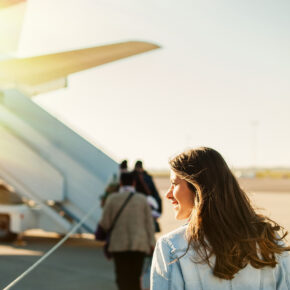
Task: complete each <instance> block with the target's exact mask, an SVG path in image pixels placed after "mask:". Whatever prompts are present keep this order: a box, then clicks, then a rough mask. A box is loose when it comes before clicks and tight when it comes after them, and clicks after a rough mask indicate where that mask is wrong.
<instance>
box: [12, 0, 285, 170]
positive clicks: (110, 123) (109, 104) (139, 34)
mask: <svg viewBox="0 0 290 290" xmlns="http://www.w3.org/2000/svg"><path fill="white" fill-rule="evenodd" d="M289 11H290V2H289V1H288V0H279V1H273V0H260V1H258V0H243V1H237V0H215V1H206V0H191V1H189V0H183V1H177V0H166V1H165V0H159V1H156V0H146V1H144V0H142V1H141V0H122V1H120V0H115V1H112V0H106V1H105V0H104V1H98V0H61V1H60V0H50V1H44V0H42V1H39V0H29V1H28V5H27V10H26V15H25V19H24V30H23V33H22V37H21V43H20V49H19V52H18V56H20V57H25V56H33V55H41V54H47V53H54V52H59V51H66V50H73V49H79V48H85V47H92V46H97V45H104V44H109V43H115V42H122V41H128V40H143V41H149V42H152V43H155V44H158V45H160V46H161V48H160V49H158V50H154V51H151V52H148V53H145V54H140V55H137V56H134V57H130V58H127V59H123V60H120V61H117V62H113V63H110V64H106V65H104V66H99V67H96V68H93V69H89V70H86V71H83V72H80V73H76V74H73V75H70V76H69V77H68V88H65V89H60V90H57V91H54V92H50V93H46V94H42V95H39V96H37V97H36V98H35V101H36V102H37V103H38V104H40V105H41V106H42V107H44V108H45V109H46V110H47V111H49V112H50V113H52V114H53V115H54V116H56V117H57V118H59V119H60V120H62V121H63V122H64V123H66V124H67V125H69V126H70V127H71V128H73V129H74V130H76V131H78V132H80V134H82V135H83V136H85V137H86V138H87V139H88V140H90V141H91V142H93V143H94V144H96V146H98V147H99V148H101V149H102V150H104V151H105V152H106V153H107V154H109V155H110V156H111V157H112V158H114V159H115V160H116V161H118V162H119V161H121V160H122V159H128V160H129V163H130V165H133V164H134V162H135V161H136V160H137V159H141V160H143V161H144V165H145V167H146V168H150V169H163V168H165V169H166V168H168V159H169V158H170V157H172V156H173V155H175V154H176V153H179V152H181V151H183V150H184V149H187V148H191V147H197V146H208V147H213V148H215V149H217V150H218V151H219V152H220V153H221V154H222V155H223V156H224V157H225V159H226V161H227V162H228V163H229V165H230V166H231V167H248V166H260V167H273V166H284V167H290V152H289V151H290V130H289V125H290V114H289V111H290V97H289V93H290V83H289V79H290V54H289V49H290V17H289Z"/></svg>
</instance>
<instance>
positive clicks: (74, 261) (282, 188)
mask: <svg viewBox="0 0 290 290" xmlns="http://www.w3.org/2000/svg"><path fill="white" fill-rule="evenodd" d="M240 183H241V184H242V186H243V188H245V190H246V191H247V192H248V193H249V196H250V198H251V199H252V200H253V203H254V204H255V205H256V207H257V208H259V211H260V212H264V213H266V214H267V215H269V216H270V217H271V218H273V219H274V220H276V221H277V222H279V223H281V224H282V225H283V226H284V227H285V228H286V229H287V230H288V231H290V211H289V206H290V179H288V180H286V181H285V180H284V181H279V180H272V181H269V180H262V181H261V180H256V181H255V180H252V179H251V180H246V179H244V180H241V181H240ZM156 184H157V186H158V188H159V190H160V193H162V194H163V193H164V192H165V191H166V188H167V187H168V186H169V181H168V179H167V178H158V179H156ZM163 204H164V214H163V216H162V217H161V218H160V224H161V228H162V232H161V233H160V234H158V235H157V236H156V238H158V237H159V236H160V235H162V234H164V233H167V232H169V231H171V230H173V229H175V228H176V227H178V226H180V225H182V224H183V223H184V221H176V220H175V219H174V213H173V210H172V208H171V206H170V203H169V202H166V201H164V203H163ZM262 208H264V209H262ZM60 239H61V237H59V236H58V235H57V234H55V233H46V232H42V231H37V230H35V231H28V232H26V233H25V235H24V237H23V241H24V243H25V244H23V245H17V244H9V243H2V244H1V245H0V255H1V259H0V289H3V288H4V287H6V286H7V285H8V284H9V283H11V282H12V281H13V280H14V279H15V278H17V277H18V276H19V275H20V274H22V273H23V272H24V271H25V270H27V268H29V267H30V266H31V265H32V264H33V263H35V262H36V261H37V260H38V259H39V258H40V257H41V256H42V255H43V254H44V253H45V252H47V251H48V250H49V249H51V248H52V247H53V246H54V245H55V244H56V243H57V242H58V241H59V240H60ZM11 289H15V290H16V289H18V290H34V289H35V290H51V289H53V290H79V289H81V290H83V289H85V290H90V289H99V290H117V288H116V286H115V277H114V267H113V263H112V261H108V260H107V259H106V258H105V257H104V255H103V253H102V249H101V247H100V245H99V244H98V243H97V242H95V241H94V239H93V236H92V235H85V236H83V237H79V236H77V235H75V236H73V237H72V238H70V239H69V240H68V241H66V242H65V243H64V244H63V245H62V246H61V247H60V248H59V249H58V250H56V252H54V253H53V254H52V255H51V256H49V257H48V258H47V259H46V260H45V261H44V262H42V263H41V264H40V265H39V266H38V267H37V268H36V269H34V270H33V271H32V272H31V273H29V274H28V275H27V276H26V277H25V278H23V279H22V280H21V281H19V283H18V284H16V285H15V286H14V287H13V288H11Z"/></svg>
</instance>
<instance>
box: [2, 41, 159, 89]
mask: <svg viewBox="0 0 290 290" xmlns="http://www.w3.org/2000/svg"><path fill="white" fill-rule="evenodd" d="M157 48H159V46H157V45H155V44H152V43H148V42H140V41H129V42H122V43H115V44H110V45H104V46H98V47H92V48H86V49H80V50H73V51H67V52H60V53H55V54H49V55H42V56H36V57H29V58H22V59H10V60H5V61H1V62H0V87H3V86H4V87H7V86H8V87H15V86H18V85H20V86H21V85H23V86H38V85H41V84H45V83H50V82H53V81H55V80H59V79H63V78H65V77H67V76H68V75H69V74H72V73H75V72H79V71H82V70H85V69H89V68H93V67H95V66H99V65H102V64H105V63H109V62H112V61H116V60H118V59H122V58H125V57H129V56H132V55H136V54H139V53H144V52H146V51H150V50H153V49H157Z"/></svg>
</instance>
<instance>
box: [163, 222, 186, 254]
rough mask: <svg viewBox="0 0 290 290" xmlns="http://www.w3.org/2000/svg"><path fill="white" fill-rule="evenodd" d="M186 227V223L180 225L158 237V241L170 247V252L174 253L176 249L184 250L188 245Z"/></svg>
mask: <svg viewBox="0 0 290 290" xmlns="http://www.w3.org/2000/svg"><path fill="white" fill-rule="evenodd" d="M186 229H187V225H184V226H181V227H179V228H177V229H176V230H174V231H172V232H169V233H167V234H165V235H164V236H162V237H161V238H159V239H158V243H159V244H166V245H167V246H168V247H169V248H170V252H171V253H172V254H175V253H176V252H178V251H184V250H186V249H187V247H188V242H187V240H186Z"/></svg>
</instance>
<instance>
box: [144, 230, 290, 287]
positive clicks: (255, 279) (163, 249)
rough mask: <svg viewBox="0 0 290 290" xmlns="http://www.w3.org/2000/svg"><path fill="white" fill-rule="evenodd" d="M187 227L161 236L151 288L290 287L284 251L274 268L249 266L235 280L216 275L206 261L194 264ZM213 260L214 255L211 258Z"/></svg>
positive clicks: (289, 261)
mask: <svg viewBox="0 0 290 290" xmlns="http://www.w3.org/2000/svg"><path fill="white" fill-rule="evenodd" d="M185 231H186V226H183V227H181V228H178V229H177V230H175V231H173V232H171V233H169V234H167V235H165V236H163V237H162V238H160V239H159V240H158V242H157V244H156V248H155V251H154V255H153V261H152V268H151V288H150V289H151V290H165V289H166V290H173V289H174V290H175V289H176V290H181V289H186V290H187V289H188V290H189V289H190V290H195V289H196V290H207V289H213V290H254V289H255V290H261V289H263V290H270V289H271V290H272V289H279V290H290V256H289V254H288V252H284V254H283V255H281V256H280V257H279V258H278V261H279V262H278V265H277V266H276V267H275V268H271V267H264V268H262V269H255V268H253V267H252V266H251V265H249V264H248V265H247V266H246V267H245V268H244V269H242V270H240V271H239V272H238V273H237V274H236V275H235V277H234V279H232V280H224V279H220V278H217V277H215V276H214V275H213V274H212V270H211V268H210V267H209V266H208V265H207V264H201V263H194V262H193V259H192V258H194V257H195V255H196V253H195V252H194V250H193V249H190V250H189V251H188V252H187V254H186V255H185V256H184V257H182V258H180V259H178V260H177V261H176V262H173V263H171V262H172V261H174V260H175V259H176V258H178V257H180V256H182V255H183V254H184V253H185V252H186V249H187V241H186V239H185ZM211 259H212V260H211V261H210V262H211V263H212V262H214V257H213V258H211Z"/></svg>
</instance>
